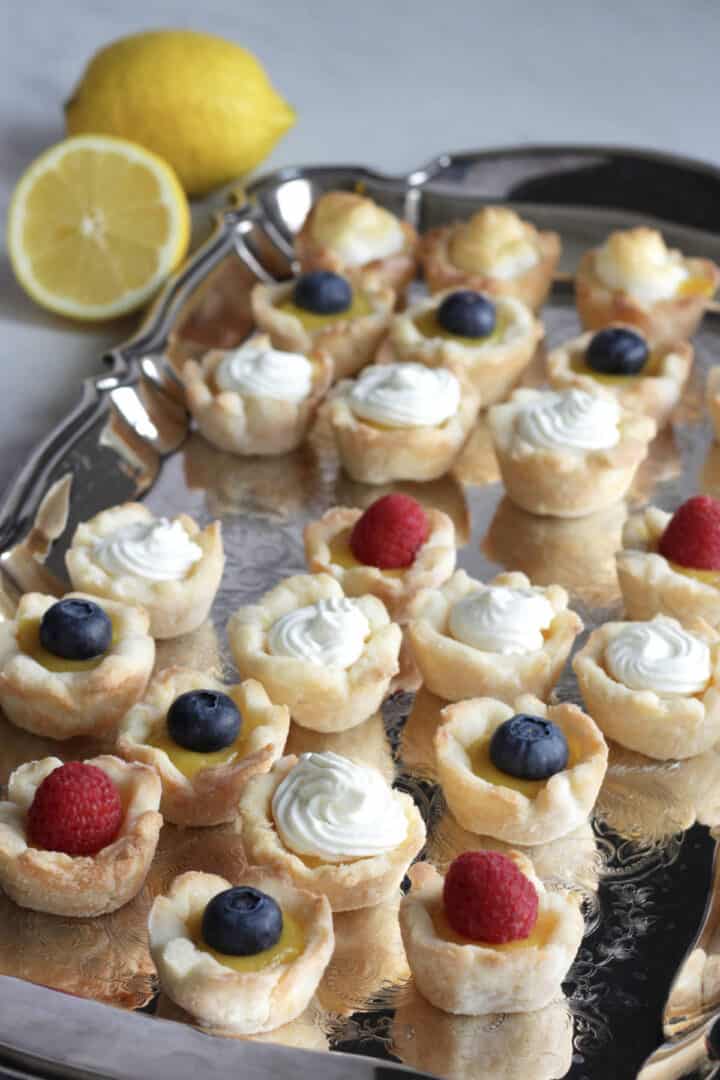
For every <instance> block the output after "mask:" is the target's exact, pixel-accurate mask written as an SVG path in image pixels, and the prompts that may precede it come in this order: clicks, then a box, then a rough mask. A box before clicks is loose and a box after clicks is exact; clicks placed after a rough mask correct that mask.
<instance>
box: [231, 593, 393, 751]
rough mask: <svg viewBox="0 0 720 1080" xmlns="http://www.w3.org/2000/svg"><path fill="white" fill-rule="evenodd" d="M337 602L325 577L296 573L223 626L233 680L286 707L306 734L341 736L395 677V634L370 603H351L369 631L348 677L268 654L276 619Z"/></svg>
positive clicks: (376, 603)
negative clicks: (247, 682) (255, 684)
mask: <svg viewBox="0 0 720 1080" xmlns="http://www.w3.org/2000/svg"><path fill="white" fill-rule="evenodd" d="M343 596H344V593H343V590H342V588H341V586H340V585H339V584H338V582H337V581H335V579H334V578H332V577H330V576H329V575H328V574H297V575H295V576H294V577H289V578H285V580H284V581H281V582H280V583H279V584H278V585H276V586H275V587H274V588H273V589H271V590H270V591H269V592H266V593H265V594H264V596H262V597H261V598H260V600H258V602H257V603H256V604H249V605H246V606H245V607H241V608H238V610H237V611H236V612H235V614H234V615H233V616H232V618H231V619H230V622H229V623H228V628H227V634H228V641H229V642H230V648H231V650H232V654H233V657H234V659H235V663H236V664H237V667H238V671H239V672H240V674H241V675H242V676H243V677H244V678H252V679H257V680H258V681H259V682H260V683H261V684H262V685H263V686H264V688H265V690H266V691H267V693H268V696H269V697H270V700H271V701H273V702H275V703H276V704H278V705H287V706H288V708H289V709H290V715H291V717H292V719H293V720H294V721H295V723H297V724H300V725H301V726H302V727H308V728H310V729H311V730H312V731H326V732H329V731H345V730H346V729H347V728H351V727H354V726H355V725H356V724H361V723H362V722H363V720H367V719H368V717H369V716H372V714H373V713H374V712H376V711H377V709H379V708H380V705H381V704H382V701H383V698H384V697H385V694H386V693H387V690H388V687H389V685H390V680H391V679H392V677H393V675H395V674H396V672H397V670H398V653H399V651H400V642H401V640H402V631H401V630H400V627H399V626H397V624H396V623H392V622H390V618H389V616H388V613H387V611H386V610H385V607H384V605H383V604H382V603H381V601H380V600H378V599H377V597H375V596H360V597H357V598H356V603H357V604H358V607H359V608H360V610H361V611H362V613H363V615H364V616H365V618H366V619H367V621H368V623H369V624H370V636H369V638H368V639H367V641H366V643H365V648H364V650H363V652H362V654H361V656H360V657H359V658H358V659H357V660H356V661H355V663H354V664H351V665H350V667H349V668H347V670H343V669H341V668H331V667H324V666H322V665H320V664H314V663H311V662H309V661H306V660H299V659H297V658H295V657H292V656H275V655H273V654H271V653H270V652H269V650H268V645H267V636H268V632H269V630H270V628H271V627H272V625H273V623H275V622H276V621H277V620H278V619H279V618H281V616H283V615H286V614H287V613H288V612H290V611H294V610H296V609H298V608H302V607H307V606H309V605H310V604H316V603H317V602H318V601H319V600H329V599H340V598H342V597H343Z"/></svg>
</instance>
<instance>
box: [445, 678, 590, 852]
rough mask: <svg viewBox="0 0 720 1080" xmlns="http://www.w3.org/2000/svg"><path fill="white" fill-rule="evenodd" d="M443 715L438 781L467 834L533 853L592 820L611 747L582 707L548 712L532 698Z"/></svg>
mask: <svg viewBox="0 0 720 1080" xmlns="http://www.w3.org/2000/svg"><path fill="white" fill-rule="evenodd" d="M440 716H441V718H442V724H441V725H440V727H439V728H438V729H437V731H436V733H435V740H434V742H435V758H436V762H437V769H438V775H439V777H440V783H441V784H442V788H443V792H444V794H445V798H446V800H447V803H448V806H449V807H450V810H451V812H452V814H453V816H454V817H455V819H456V820H457V821H458V822H459V823H460V825H462V826H463V828H465V829H467V830H468V831H469V832H472V833H476V834H479V835H485V836H492V837H493V838H494V839H497V840H502V841H504V842H505V843H508V844H522V845H524V846H532V845H534V844H545V843H549V842H550V841H551V840H556V839H557V838H558V837H560V836H565V835H567V834H568V833H570V832H572V831H573V830H574V829H576V828H578V827H579V826H580V825H582V823H583V822H584V821H585V820H586V819H587V817H588V815H589V813H590V811H591V810H592V808H593V806H594V805H595V800H596V798H597V796H598V792H599V791H600V787H601V785H602V782H603V779H604V777H605V770H606V768H607V757H608V748H607V745H606V743H605V739H604V738H603V736H602V732H601V731H600V729H599V728H598V726H597V725H596V724H595V722H594V721H593V720H592V719H591V718H590V717H589V716H588V715H587V713H584V712H583V711H582V709H580V708H578V706H577V705H572V704H570V703H569V702H564V703H563V704H561V705H551V706H546V705H544V704H543V703H542V702H541V701H539V700H538V699H537V698H534V697H532V696H531V695H529V694H528V695H523V696H521V697H519V698H518V699H517V701H516V702H515V703H514V705H513V706H510V705H506V704H505V703H504V702H502V701H496V700H494V699H493V698H487V697H486V698H473V699H471V700H469V701H460V702H458V703H457V704H455V705H448V706H446V707H445V708H444V709H443V710H442V711H441V713H440Z"/></svg>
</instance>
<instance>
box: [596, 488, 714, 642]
mask: <svg viewBox="0 0 720 1080" xmlns="http://www.w3.org/2000/svg"><path fill="white" fill-rule="evenodd" d="M616 563H617V575H618V581H619V583H620V589H621V591H622V595H623V600H624V602H625V613H626V615H627V616H628V618H630V619H650V618H652V616H653V615H657V614H664V615H671V616H674V617H675V618H676V619H679V620H680V622H687V621H688V620H689V619H694V618H701V619H704V620H705V621H706V622H708V623H709V624H710V625H711V626H714V627H716V626H720V500H718V499H713V498H712V497H711V496H710V495H694V496H693V497H692V498H691V499H688V500H687V502H684V503H683V504H682V505H681V506H679V507H678V509H677V510H676V511H675V513H674V514H671V513H669V512H668V511H666V510H661V509H660V507H659V506H648V507H646V509H645V510H641V511H640V512H639V513H637V514H631V516H630V517H629V518H628V520H627V522H626V524H625V527H624V529H623V534H622V550H621V551H619V552H618V553H617V555H616Z"/></svg>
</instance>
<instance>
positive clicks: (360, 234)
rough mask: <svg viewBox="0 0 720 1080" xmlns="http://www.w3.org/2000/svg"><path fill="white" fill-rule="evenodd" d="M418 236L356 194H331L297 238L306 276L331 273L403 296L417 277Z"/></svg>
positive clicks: (406, 224)
mask: <svg viewBox="0 0 720 1080" xmlns="http://www.w3.org/2000/svg"><path fill="white" fill-rule="evenodd" d="M417 246H418V235H417V233H416V231H415V229H414V228H413V227H412V225H411V224H410V223H409V222H407V221H401V220H400V218H398V217H396V216H395V214H392V213H390V211H389V210H386V209H385V208H384V207H382V206H378V204H377V203H376V202H374V201H373V200H372V199H369V198H367V197H366V196H364V195H358V194H356V193H355V192H352V191H327V192H326V193H325V194H324V195H321V196H320V198H319V199H318V200H317V202H316V203H315V204H314V205H313V207H312V208H311V210H310V213H309V214H308V216H307V217H306V218H305V221H304V223H303V227H302V228H301V230H300V232H299V233H298V234H297V236H296V237H295V253H296V255H297V257H298V260H299V262H300V266H301V268H302V270H303V271H310V270H332V271H333V272H334V273H336V274H344V275H346V276H347V277H348V278H352V279H353V280H355V281H360V282H362V281H363V280H369V281H371V282H373V283H374V284H380V285H383V286H388V287H389V288H391V289H394V290H395V291H396V292H397V293H398V294H402V293H403V292H404V290H405V289H406V288H407V286H408V285H409V284H410V282H411V281H412V280H413V278H414V277H415V269H416V260H415V252H416V249H417Z"/></svg>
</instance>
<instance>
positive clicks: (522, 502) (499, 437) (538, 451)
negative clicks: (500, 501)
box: [488, 388, 656, 517]
mask: <svg viewBox="0 0 720 1080" xmlns="http://www.w3.org/2000/svg"><path fill="white" fill-rule="evenodd" d="M488 419H489V424H490V434H491V436H492V441H493V447H494V449H495V455H496V457H497V461H498V465H499V467H500V473H501V475H502V479H503V483H504V484H505V488H506V490H507V493H508V496H509V497H510V498H511V499H512V501H513V502H515V503H517V505H518V506H521V507H522V508H523V510H529V511H530V513H532V514H547V515H549V516H550V517H582V516H584V515H585V514H591V513H593V512H594V511H596V510H602V509H603V508H604V507H606V506H609V505H610V504H611V503H614V502H617V500H618V499H621V498H622V497H623V495H624V494H625V493H626V491H627V490H628V488H629V487H630V484H631V483H632V480H633V477H634V476H635V472H636V470H637V468H638V466H639V465H640V463H641V462H642V461H643V459H644V458H645V457H646V455H647V452H648V444H649V443H650V441H651V439H652V438H653V436H654V435H655V430H656V428H655V422H654V420H651V419H650V418H649V417H647V416H639V415H638V414H637V413H632V412H629V411H628V410H626V409H623V408H622V407H621V406H620V405H619V403H618V402H617V401H616V400H615V399H614V398H608V397H606V396H601V395H599V394H589V393H587V391H585V390H577V389H574V388H571V389H569V390H563V391H555V390H553V391H543V390H516V391H515V393H514V394H513V395H512V397H511V398H510V400H509V401H507V402H505V403H503V404H502V405H494V406H493V407H492V408H491V409H490V411H489V413H488Z"/></svg>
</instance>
